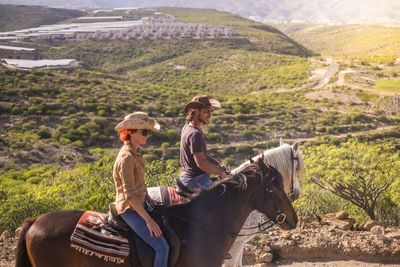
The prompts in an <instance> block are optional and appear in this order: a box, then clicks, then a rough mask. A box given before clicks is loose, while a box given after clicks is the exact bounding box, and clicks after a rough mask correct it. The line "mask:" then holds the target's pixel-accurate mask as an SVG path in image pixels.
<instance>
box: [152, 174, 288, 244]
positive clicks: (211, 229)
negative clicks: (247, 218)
mask: <svg viewBox="0 0 400 267" xmlns="http://www.w3.org/2000/svg"><path fill="white" fill-rule="evenodd" d="M270 168H272V167H270ZM240 175H244V174H240ZM259 175H260V176H261V178H262V179H263V181H264V191H265V200H267V197H268V193H270V192H272V190H271V189H269V187H268V185H269V184H270V183H271V182H273V181H274V180H275V179H276V178H277V177H276V176H275V175H274V176H273V177H271V178H270V179H265V177H264V175H263V174H262V172H261V171H260V174H259ZM270 199H271V200H272V202H273V206H274V209H275V211H276V213H277V214H278V215H277V217H276V219H275V220H276V223H275V222H274V221H272V220H268V221H265V222H264V223H259V224H258V225H257V226H255V227H248V228H242V229H247V230H248V229H256V228H258V229H259V230H258V231H257V232H256V233H250V234H239V233H230V232H227V231H225V230H222V229H217V228H214V227H211V226H208V225H205V224H202V223H198V222H196V221H193V220H190V219H188V218H186V217H183V216H181V215H178V214H176V213H174V212H171V211H169V210H168V209H165V208H164V207H163V206H157V209H158V210H160V212H161V213H166V214H168V215H171V216H173V217H175V218H178V219H180V220H182V221H184V222H186V223H189V224H192V225H195V226H198V227H201V228H203V229H205V230H207V231H209V232H212V233H215V234H219V235H229V236H231V237H238V236H251V235H255V234H259V233H262V232H264V231H266V230H267V229H269V228H271V227H272V226H274V225H275V224H282V223H284V222H285V220H286V215H285V214H283V213H281V210H280V209H279V208H277V205H276V200H275V199H274V198H273V197H270ZM268 223H269V225H267V226H266V227H265V228H262V227H263V226H264V225H266V224H268Z"/></svg>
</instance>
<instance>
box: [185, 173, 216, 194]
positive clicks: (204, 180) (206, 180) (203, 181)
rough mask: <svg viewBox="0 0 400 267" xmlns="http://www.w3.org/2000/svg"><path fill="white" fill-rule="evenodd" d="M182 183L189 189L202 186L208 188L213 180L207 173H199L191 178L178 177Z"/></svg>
mask: <svg viewBox="0 0 400 267" xmlns="http://www.w3.org/2000/svg"><path fill="white" fill-rule="evenodd" d="M180 179H181V181H182V183H183V184H184V185H185V186H186V187H187V188H189V189H190V190H193V189H196V188H199V187H203V188H209V187H210V186H212V185H213V183H214V182H213V180H211V175H210V174H209V173H205V174H201V175H198V176H195V177H191V178H182V177H181V178H180Z"/></svg>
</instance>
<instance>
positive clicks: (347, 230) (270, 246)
mask: <svg viewBox="0 0 400 267" xmlns="http://www.w3.org/2000/svg"><path fill="white" fill-rule="evenodd" d="M302 225H303V226H302V227H301V228H300V227H297V228H296V229H295V230H292V231H281V230H279V228H278V227H273V228H271V229H270V230H269V231H268V232H267V233H265V234H261V235H258V236H256V237H255V238H253V240H251V241H250V242H249V243H248V244H246V246H245V252H244V256H243V264H244V265H256V266H321V265H322V266H343V265H346V266H358V267H359V266H370V267H372V266H381V265H385V266H386V267H389V266H399V264H400V230H399V229H395V228H384V227H382V226H379V225H378V224H377V223H376V222H373V221H371V222H368V223H367V224H364V225H363V226H357V227H358V228H359V229H363V230H354V229H355V225H354V220H353V219H352V218H348V217H347V216H346V214H345V213H338V214H331V215H326V216H322V217H321V220H315V221H312V222H307V223H302ZM15 248H16V239H15V238H13V237H10V235H9V234H7V233H3V234H2V236H1V237H0V266H2V267H11V266H14V264H15V263H14V262H15V259H14V252H15Z"/></svg>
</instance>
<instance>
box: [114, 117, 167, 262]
mask: <svg viewBox="0 0 400 267" xmlns="http://www.w3.org/2000/svg"><path fill="white" fill-rule="evenodd" d="M159 129H160V125H159V124H158V123H157V121H155V120H154V119H153V118H150V117H149V116H148V115H147V114H146V113H143V112H135V113H132V114H129V115H127V116H126V117H125V118H124V120H123V121H121V122H120V123H119V124H118V125H117V126H116V127H115V130H116V131H117V132H118V133H119V136H120V139H121V141H123V142H124V145H123V146H122V148H121V150H120V151H119V153H118V156H117V159H116V160H115V164H114V168H113V177H114V183H115V188H116V201H115V205H116V209H117V212H118V214H119V215H120V216H121V217H122V219H123V220H124V221H125V222H126V223H127V224H128V225H129V227H130V228H132V230H133V231H135V233H136V234H137V235H138V236H139V237H140V238H142V239H143V240H144V241H145V242H146V243H147V244H149V245H150V246H151V247H152V248H153V249H154V250H155V252H156V256H155V259H154V263H153V265H154V266H157V267H161V266H167V263H168V251H169V247H168V244H167V242H166V241H165V239H164V237H163V236H162V232H161V229H160V227H159V226H158V224H157V223H156V222H155V221H154V220H153V219H152V218H151V216H150V215H149V213H148V212H147V210H149V209H151V206H148V205H147V204H146V201H145V199H146V200H147V202H149V203H152V200H151V199H150V197H149V196H148V195H147V189H146V186H145V184H144V167H145V161H144V159H143V157H142V155H141V152H142V150H141V148H140V145H143V144H146V141H147V138H148V137H149V136H150V134H151V131H152V130H159Z"/></svg>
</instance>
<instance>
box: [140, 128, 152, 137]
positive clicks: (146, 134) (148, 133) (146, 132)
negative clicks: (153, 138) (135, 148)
mask: <svg viewBox="0 0 400 267" xmlns="http://www.w3.org/2000/svg"><path fill="white" fill-rule="evenodd" d="M140 131H141V132H142V135H143V136H148V135H151V130H147V129H142V130H140Z"/></svg>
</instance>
